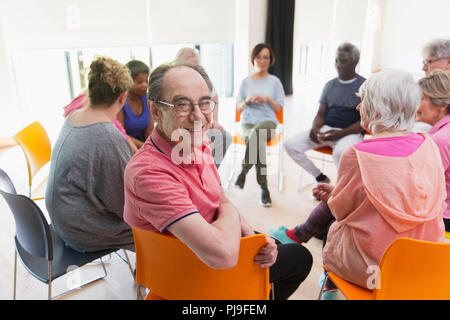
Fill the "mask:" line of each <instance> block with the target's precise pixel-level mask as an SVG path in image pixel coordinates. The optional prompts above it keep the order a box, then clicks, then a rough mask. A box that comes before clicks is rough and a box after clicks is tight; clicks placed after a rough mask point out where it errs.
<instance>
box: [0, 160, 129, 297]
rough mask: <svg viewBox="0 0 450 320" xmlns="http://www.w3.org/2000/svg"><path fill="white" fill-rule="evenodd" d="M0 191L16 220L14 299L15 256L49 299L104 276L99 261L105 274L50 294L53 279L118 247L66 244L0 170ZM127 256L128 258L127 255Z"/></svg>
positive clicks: (31, 201)
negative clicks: (88, 247) (42, 285)
mask: <svg viewBox="0 0 450 320" xmlns="http://www.w3.org/2000/svg"><path fill="white" fill-rule="evenodd" d="M0 193H1V195H2V196H3V197H4V199H5V200H6V202H7V203H8V205H9V207H10V209H11V211H12V213H13V216H14V220H15V223H16V235H15V237H14V240H15V252H14V293H13V299H16V278H17V256H19V258H20V259H21V261H22V263H23V265H24V267H25V268H26V269H27V271H28V272H29V273H30V274H31V275H33V276H34V277H35V278H36V279H38V280H40V281H42V282H44V283H46V284H48V299H49V300H50V299H56V298H59V297H61V296H63V295H66V294H68V293H71V292H73V291H75V290H77V289H79V288H81V287H84V286H86V285H87V284H90V283H92V282H94V281H97V280H100V279H103V278H105V277H106V276H107V272H106V268H105V265H104V263H103V261H101V263H102V267H103V271H104V275H102V276H99V277H97V278H94V279H93V280H90V281H88V282H85V283H83V284H81V285H78V286H76V287H75V288H72V289H69V290H67V291H65V292H63V293H62V294H60V295H58V296H55V297H52V281H53V280H55V279H57V278H59V277H61V276H63V275H65V274H67V273H68V272H70V271H73V270H75V269H77V268H78V267H81V266H83V265H85V264H87V263H89V262H92V261H94V260H96V259H99V258H100V259H101V257H103V256H105V255H107V254H110V253H112V252H115V251H117V250H118V249H110V250H103V251H98V252H89V253H81V252H78V251H76V250H73V249H71V248H70V247H68V246H66V245H65V243H64V241H63V240H62V239H61V238H60V237H59V236H58V234H57V233H56V232H55V231H54V229H53V227H52V226H51V225H49V224H48V222H47V219H46V218H45V216H44V215H43V213H42V211H41V209H40V208H39V207H38V206H37V205H36V204H35V203H34V201H33V200H31V199H30V198H29V197H26V196H24V195H18V194H17V193H16V190H15V188H14V185H13V183H12V182H11V179H10V178H9V177H8V175H7V174H6V173H5V172H4V171H3V170H1V169H0ZM124 252H125V251H124ZM125 255H126V252H125ZM126 258H127V260H128V257H127V256H126ZM128 264H129V261H128ZM129 265H130V264H129ZM130 269H131V266H130Z"/></svg>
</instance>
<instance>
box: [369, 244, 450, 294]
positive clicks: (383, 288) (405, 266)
mask: <svg viewBox="0 0 450 320" xmlns="http://www.w3.org/2000/svg"><path fill="white" fill-rule="evenodd" d="M380 270H381V276H380V282H379V288H378V289H375V290H374V297H375V299H378V300H396V299H402V300H428V299H432V300H450V244H448V243H438V242H429V241H422V240H416V239H409V238H399V239H396V240H395V241H394V242H393V243H392V244H391V245H390V246H389V247H388V248H387V249H386V251H385V253H384V255H383V258H382V259H381V262H380Z"/></svg>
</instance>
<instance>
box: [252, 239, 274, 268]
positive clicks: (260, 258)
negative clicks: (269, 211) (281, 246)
mask: <svg viewBox="0 0 450 320" xmlns="http://www.w3.org/2000/svg"><path fill="white" fill-rule="evenodd" d="M277 256H278V249H277V245H276V244H275V240H274V239H273V238H271V237H267V244H266V245H265V246H264V247H261V249H259V252H258V254H257V255H256V257H255V260H254V261H255V263H256V264H259V265H261V268H266V267H271V266H272V265H273V264H274V263H275V261H276V260H277Z"/></svg>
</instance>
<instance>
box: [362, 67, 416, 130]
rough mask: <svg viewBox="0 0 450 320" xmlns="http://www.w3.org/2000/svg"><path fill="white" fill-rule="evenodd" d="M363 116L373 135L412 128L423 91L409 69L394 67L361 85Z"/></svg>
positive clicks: (375, 75) (373, 76)
mask: <svg viewBox="0 0 450 320" xmlns="http://www.w3.org/2000/svg"><path fill="white" fill-rule="evenodd" d="M358 96H360V97H361V98H362V103H361V109H360V110H361V111H360V112H361V118H363V119H364V120H365V122H366V123H365V125H366V126H367V129H368V130H369V131H370V132H371V133H372V134H377V133H380V132H394V131H403V130H405V131H411V130H412V129H413V126H414V117H415V114H416V111H417V108H418V107H419V104H420V98H421V90H420V87H419V85H418V84H417V83H416V82H415V81H414V79H413V77H412V75H411V74H410V73H408V72H405V71H401V70H394V69H387V70H383V71H381V72H379V73H376V74H374V75H372V76H371V77H370V78H369V79H367V80H366V81H365V82H364V83H363V84H362V85H361V87H360V88H359V93H358Z"/></svg>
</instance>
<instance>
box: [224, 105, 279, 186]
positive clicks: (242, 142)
mask: <svg viewBox="0 0 450 320" xmlns="http://www.w3.org/2000/svg"><path fill="white" fill-rule="evenodd" d="M275 116H276V117H277V121H278V127H277V132H276V133H275V136H274V137H273V138H272V139H271V140H269V141H267V143H266V146H267V147H274V146H277V145H278V190H279V191H280V192H281V191H282V190H283V149H282V148H283V138H284V136H283V122H284V117H283V108H281V110H280V111H278V112H276V113H275ZM240 121H241V113H240V112H239V110H238V108H237V106H236V109H235V119H234V122H235V128H236V126H237V124H238V123H239V122H240ZM237 144H240V145H243V146H245V145H246V143H245V140H244V139H242V137H241V135H240V133H239V131H238V130H235V133H234V135H233V145H234V148H233V164H232V168H233V169H232V171H231V174H230V176H229V178H228V182H227V187H228V186H229V185H230V183H231V180H232V178H233V176H234V172H235V169H234V166H235V164H236V148H235V146H236V145H237Z"/></svg>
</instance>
